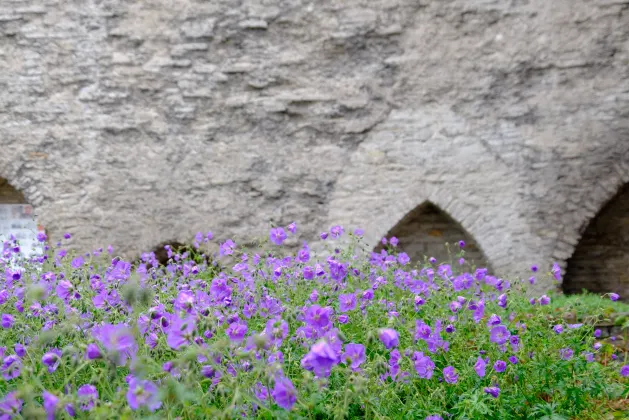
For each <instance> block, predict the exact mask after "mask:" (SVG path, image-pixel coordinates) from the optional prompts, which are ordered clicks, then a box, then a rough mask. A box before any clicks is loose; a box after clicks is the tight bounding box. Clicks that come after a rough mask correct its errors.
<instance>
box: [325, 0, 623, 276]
mask: <svg viewBox="0 0 629 420" xmlns="http://www.w3.org/2000/svg"><path fill="white" fill-rule="evenodd" d="M400 38H401V39H400V45H401V47H402V50H403V51H404V53H403V54H401V55H400V56H396V57H391V58H389V59H388V62H389V63H390V64H391V66H394V67H395V68H396V69H397V70H398V73H397V74H399V80H398V81H397V82H396V85H395V87H394V89H393V90H392V93H391V98H392V101H393V102H394V103H395V104H396V106H395V108H394V109H393V110H392V111H391V113H390V114H389V116H388V118H387V119H386V120H385V121H384V122H382V123H381V124H379V125H378V126H376V127H374V128H373V129H372V130H370V132H369V133H368V136H367V139H366V140H365V141H363V142H362V143H361V144H360V145H359V147H358V148H357V151H356V152H355V153H354V154H353V155H352V161H351V163H350V164H348V165H347V166H346V168H345V170H344V171H343V173H342V174H341V176H340V177H339V179H338V181H337V183H336V185H337V187H336V189H335V191H334V194H333V198H332V201H331V204H330V213H329V220H330V221H332V220H340V221H341V222H343V223H346V224H352V223H364V224H366V225H368V226H372V227H374V229H373V230H372V231H370V232H369V233H370V235H371V236H370V240H371V242H372V243H377V241H378V239H379V238H380V237H381V236H382V235H383V234H385V233H386V232H387V231H389V230H390V229H391V228H390V227H389V226H390V225H391V221H392V220H396V221H399V220H401V219H402V218H403V217H404V216H405V215H406V214H408V213H409V212H410V211H412V210H413V209H414V208H416V206H418V205H421V204H422V203H423V202H425V201H430V202H432V203H434V204H436V205H437V206H438V207H440V208H441V209H443V210H444V211H445V212H447V213H448V214H449V215H450V216H452V217H453V218H454V219H455V220H457V221H458V222H459V223H461V225H462V226H463V228H465V230H467V231H468V232H469V233H470V234H471V236H473V237H474V238H475V239H476V240H477V241H478V244H479V246H480V248H481V249H482V250H483V252H484V253H485V255H486V256H487V258H488V259H489V261H490V263H491V264H492V266H493V267H494V268H495V269H496V270H497V271H498V272H499V273H505V274H508V273H518V274H520V275H525V274H526V271H525V270H526V269H527V268H528V267H529V266H530V264H532V263H537V264H540V266H541V267H544V268H549V266H550V263H551V262H552V261H558V262H559V263H560V264H561V265H562V267H564V268H565V266H566V261H567V259H568V258H569V257H570V255H572V252H573V250H574V247H575V246H576V244H577V243H578V240H579V238H580V234H581V233H582V232H583V230H584V229H585V227H586V226H587V223H588V222H589V220H590V219H591V218H592V217H593V216H594V215H595V214H596V212H597V211H598V210H599V209H600V208H601V207H602V206H603V205H604V204H605V202H606V201H607V200H609V199H610V198H611V197H612V196H613V195H614V194H615V193H616V191H617V190H618V188H620V187H621V186H622V185H623V183H625V182H627V181H629V170H628V169H629V165H628V164H629V119H628V118H627V117H628V116H629V108H628V105H629V79H628V77H627V76H629V67H628V66H627V63H629V41H628V40H629V5H627V4H626V2H611V1H606V2H603V1H599V2H589V1H570V2H568V1H565V2H564V1H553V2H544V1H528V2H524V1H522V2H506V1H504V2H503V1H491V2H489V1H448V2H439V3H436V2H435V3H433V2H430V3H428V4H427V5H426V7H425V8H423V9H421V10H420V11H419V12H418V13H417V14H416V15H415V17H414V18H413V19H412V24H411V25H409V27H408V28H406V30H405V31H404V32H403V34H402V35H401V37H400ZM356 191H360V193H359V194H357V193H356ZM541 286H544V285H541Z"/></svg>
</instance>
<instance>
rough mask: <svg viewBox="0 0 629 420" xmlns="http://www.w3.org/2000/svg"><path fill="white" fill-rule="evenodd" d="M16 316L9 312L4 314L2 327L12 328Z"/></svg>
mask: <svg viewBox="0 0 629 420" xmlns="http://www.w3.org/2000/svg"><path fill="white" fill-rule="evenodd" d="M13 322H14V318H13V316H12V315H9V314H2V328H11V327H12V326H13Z"/></svg>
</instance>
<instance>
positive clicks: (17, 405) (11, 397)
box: [0, 391, 24, 420]
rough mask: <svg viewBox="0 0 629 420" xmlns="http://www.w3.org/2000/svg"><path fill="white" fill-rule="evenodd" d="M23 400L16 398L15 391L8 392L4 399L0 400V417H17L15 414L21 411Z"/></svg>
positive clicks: (7, 419)
mask: <svg viewBox="0 0 629 420" xmlns="http://www.w3.org/2000/svg"><path fill="white" fill-rule="evenodd" d="M23 404H24V401H22V400H20V399H18V398H17V393H16V392H15V391H12V392H9V393H8V394H7V395H5V396H4V399H3V400H2V401H0V419H1V420H11V419H14V418H17V415H18V414H19V413H20V411H22V405H23Z"/></svg>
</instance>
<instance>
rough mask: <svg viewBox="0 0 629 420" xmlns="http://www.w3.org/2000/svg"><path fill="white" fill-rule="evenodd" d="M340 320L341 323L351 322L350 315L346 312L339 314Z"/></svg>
mask: <svg viewBox="0 0 629 420" xmlns="http://www.w3.org/2000/svg"><path fill="white" fill-rule="evenodd" d="M338 322H339V324H347V323H348V322H349V316H347V315H345V314H343V315H339V318H338Z"/></svg>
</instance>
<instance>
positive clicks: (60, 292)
mask: <svg viewBox="0 0 629 420" xmlns="http://www.w3.org/2000/svg"><path fill="white" fill-rule="evenodd" d="M55 292H56V293H57V296H58V297H59V299H62V300H66V299H69V298H71V297H72V296H74V286H73V285H72V283H70V282H69V281H67V280H60V281H59V283H58V284H57V288H56V289H55Z"/></svg>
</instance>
